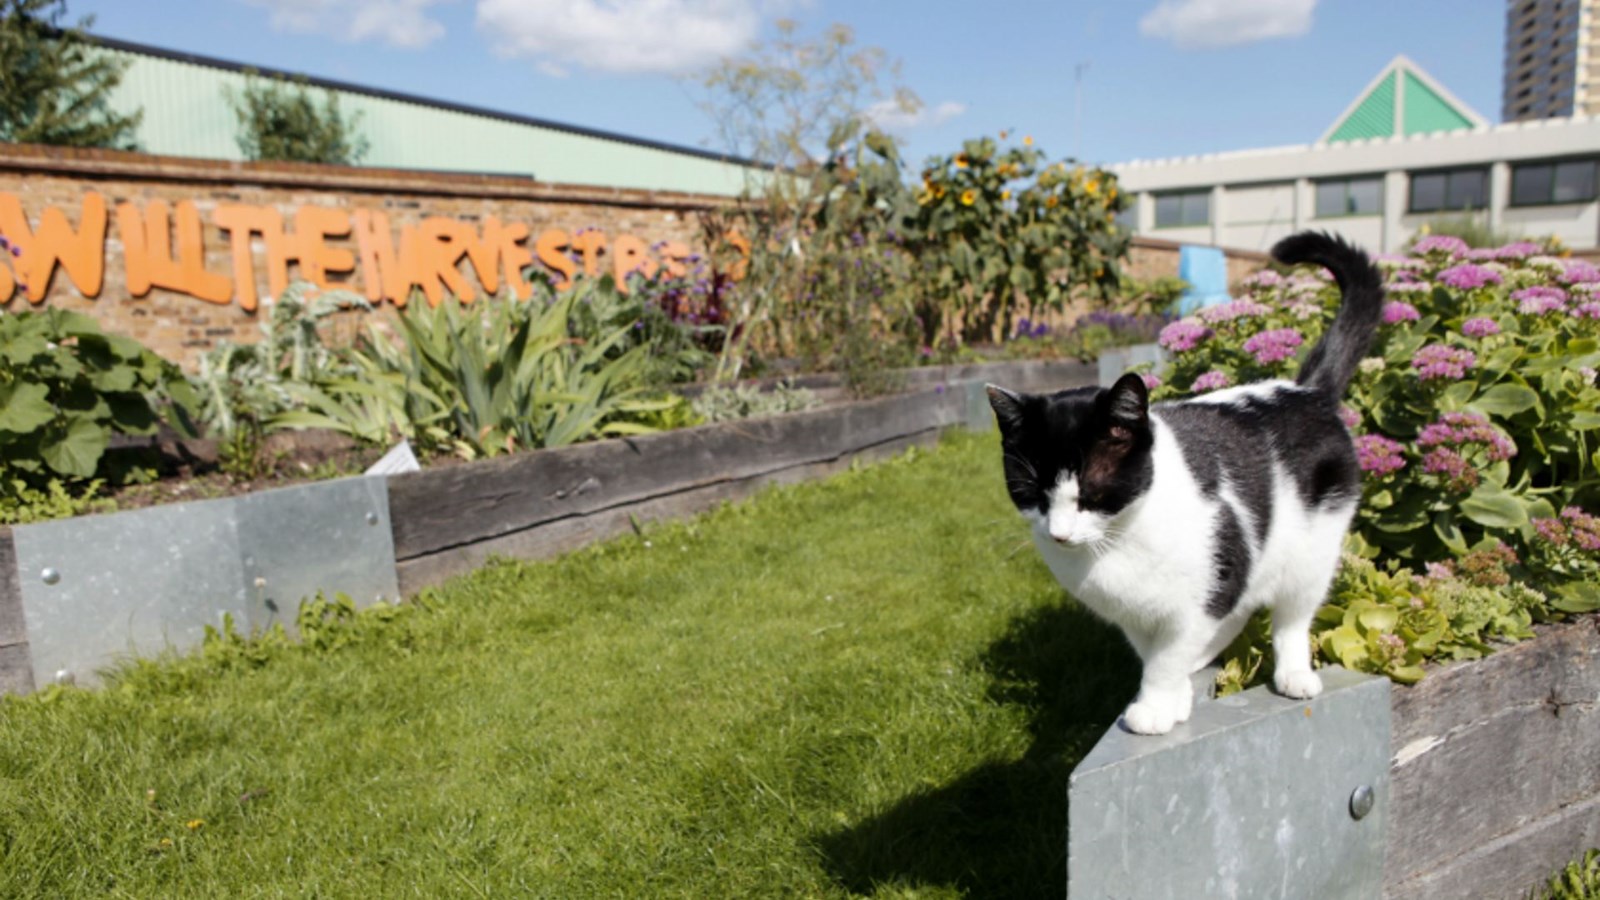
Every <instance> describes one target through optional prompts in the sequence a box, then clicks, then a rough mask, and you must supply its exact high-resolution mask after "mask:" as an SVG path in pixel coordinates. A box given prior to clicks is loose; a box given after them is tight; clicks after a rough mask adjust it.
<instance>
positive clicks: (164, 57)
mask: <svg viewBox="0 0 1600 900" xmlns="http://www.w3.org/2000/svg"><path fill="white" fill-rule="evenodd" d="M99 41H100V43H101V45H102V47H103V50H102V52H105V53H108V54H110V55H112V56H114V57H116V58H117V59H118V60H119V61H120V62H123V63H125V64H126V66H127V68H126V70H125V71H124V74H123V76H122V82H121V83H120V84H119V85H117V87H116V89H115V90H114V91H113V92H112V94H111V97H110V98H109V105H110V106H111V107H112V108H113V109H115V110H116V111H118V112H123V113H127V112H132V111H134V110H138V109H143V110H144V117H143V121H141V122H140V125H139V128H138V132H137V134H136V138H135V139H136V140H137V142H138V144H139V147H140V149H142V150H145V151H147V152H150V153H157V154H163V155H171V156H197V157H202V158H209V159H228V160H238V159H241V158H242V154H241V153H240V150H239V144H238V140H237V133H238V120H237V118H236V117H235V115H234V111H233V108H232V106H231V105H230V104H229V102H228V95H229V91H232V92H234V93H239V92H242V91H243V89H244V87H245V83H246V75H245V72H244V67H243V66H242V65H240V64H238V63H232V62H228V61H226V60H218V59H213V58H210V57H202V56H193V55H188V54H179V53H174V52H172V51H166V50H162V49H160V48H156V47H147V46H144V45H140V44H132V43H128V42H125V41H116V40H111V39H107V38H100V39H99ZM261 71H262V73H263V74H265V75H269V76H270V75H283V74H287V73H278V72H274V71H272V70H266V69H263V70H261ZM307 82H308V83H309V84H310V85H312V86H314V87H316V88H326V89H327V90H330V91H332V92H333V93H335V94H337V95H338V97H339V109H340V112H342V113H344V114H345V115H347V116H354V117H355V121H356V128H357V130H358V131H359V132H360V133H361V135H362V136H363V137H365V138H366V139H367V141H368V142H369V145H370V146H369V149H368V152H367V155H366V156H365V157H364V158H363V159H362V164H363V165H368V166H377V167H383V168H398V169H434V170H443V171H458V172H477V173H490V174H500V175H528V176H532V177H535V178H537V179H539V180H540V181H550V182H561V183H566V184H582V185H595V186H605V187H621V188H639V189H644V190H670V191H686V192H690V193H707V194H730V195H731V194H737V193H739V192H740V191H741V190H742V189H743V188H744V187H745V186H746V184H747V181H748V180H749V179H750V178H751V177H752V167H753V166H759V163H752V162H751V161H750V160H742V159H737V158H733V157H727V156H723V155H720V154H716V153H712V152H707V151H705V150H698V149H694V148H690V147H677V146H673V145H670V144H665V143H662V142H658V141H651V140H647V139H643V138H635V137H629V136H626V135H619V134H612V133H609V132H603V131H599V130H596V129H588V128H583V127H580V126H574V125H566V124H563V123H559V122H550V121H547V120H542V119H534V118H531V117H526V116H518V115H515V114H510V113H502V112H497V111H494V110H487V109H480V108H475V107H468V106H464V105H460V104H451V103H444V102H440V101H434V100H429V99H426V98H421V97H412V96H408V95H403V94H397V93H393V92H388V91H383V90H380V89H375V88H367V87H362V86H359V85H351V84H344V83H340V82H331V81H325V80H321V79H307ZM756 177H759V176H756Z"/></svg>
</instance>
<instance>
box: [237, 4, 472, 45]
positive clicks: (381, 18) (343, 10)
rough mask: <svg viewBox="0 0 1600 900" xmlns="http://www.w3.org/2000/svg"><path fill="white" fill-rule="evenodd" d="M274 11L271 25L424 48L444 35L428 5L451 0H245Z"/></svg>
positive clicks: (302, 32) (277, 28) (339, 36)
mask: <svg viewBox="0 0 1600 900" xmlns="http://www.w3.org/2000/svg"><path fill="white" fill-rule="evenodd" d="M246 2H248V3H250V4H251V5H252V6H260V7H265V8H266V9H268V10H270V11H271V13H272V19H271V21H272V28H273V30H275V31H288V32H294V33H299V34H320V35H326V36H329V37H333V38H337V39H339V40H342V41H350V42H358V41H367V40H378V41H382V42H383V43H385V44H389V45H391V46H395V47H408V48H415V47H425V46H427V45H428V44H431V43H433V42H434V41H435V40H438V39H439V38H440V37H441V36H443V35H444V24H443V23H441V22H439V21H438V20H437V19H432V18H429V17H428V14H427V10H428V7H430V6H434V5H437V4H439V3H441V2H449V0H246Z"/></svg>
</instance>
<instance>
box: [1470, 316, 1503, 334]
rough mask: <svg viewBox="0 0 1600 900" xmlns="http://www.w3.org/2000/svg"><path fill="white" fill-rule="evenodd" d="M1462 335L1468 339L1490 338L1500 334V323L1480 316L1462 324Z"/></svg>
mask: <svg viewBox="0 0 1600 900" xmlns="http://www.w3.org/2000/svg"><path fill="white" fill-rule="evenodd" d="M1461 333H1462V334H1464V335H1466V336H1467V337H1475V338H1481V337H1488V336H1489V335H1491V334H1499V333H1500V323H1499V322H1496V321H1495V320H1493V319H1488V318H1484V317H1482V316H1479V317H1477V318H1473V319H1468V320H1466V321H1465V322H1462V323H1461Z"/></svg>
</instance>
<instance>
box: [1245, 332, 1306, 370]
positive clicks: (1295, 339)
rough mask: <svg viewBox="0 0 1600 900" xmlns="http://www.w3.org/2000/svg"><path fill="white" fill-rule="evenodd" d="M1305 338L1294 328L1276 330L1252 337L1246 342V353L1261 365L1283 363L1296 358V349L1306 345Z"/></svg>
mask: <svg viewBox="0 0 1600 900" xmlns="http://www.w3.org/2000/svg"><path fill="white" fill-rule="evenodd" d="M1305 340H1306V339H1305V338H1304V337H1303V336H1301V334H1300V332H1298V331H1296V330H1295V329H1293V328H1275V329H1273V330H1271V331H1263V332H1261V333H1259V334H1254V335H1251V336H1250V339H1249V340H1247V341H1245V342H1244V352H1246V353H1249V354H1250V355H1252V356H1254V357H1255V358H1256V362H1258V363H1260V364H1261V365H1263V366H1265V365H1270V364H1272V363H1275V362H1281V361H1283V360H1285V359H1288V358H1289V357H1291V356H1294V351H1295V348H1296V347H1298V346H1300V345H1301V344H1303V343H1305Z"/></svg>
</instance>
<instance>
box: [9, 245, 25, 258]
mask: <svg viewBox="0 0 1600 900" xmlns="http://www.w3.org/2000/svg"><path fill="white" fill-rule="evenodd" d="M11 255H12V256H21V255H22V247H21V246H20V245H17V244H12V245H11Z"/></svg>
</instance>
